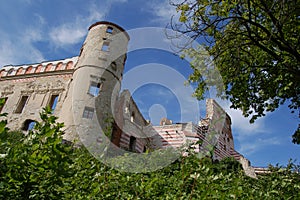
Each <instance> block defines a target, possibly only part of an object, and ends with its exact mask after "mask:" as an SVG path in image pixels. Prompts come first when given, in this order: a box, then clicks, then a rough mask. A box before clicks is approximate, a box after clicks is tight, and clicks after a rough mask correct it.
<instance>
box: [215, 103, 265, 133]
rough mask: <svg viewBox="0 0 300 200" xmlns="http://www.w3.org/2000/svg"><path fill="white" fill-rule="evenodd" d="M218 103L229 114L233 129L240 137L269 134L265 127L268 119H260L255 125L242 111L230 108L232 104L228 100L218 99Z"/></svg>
mask: <svg viewBox="0 0 300 200" xmlns="http://www.w3.org/2000/svg"><path fill="white" fill-rule="evenodd" d="M217 102H218V103H219V104H220V105H221V106H222V108H223V109H224V110H225V111H226V112H227V113H228V114H229V116H230V117H231V121H232V128H233V129H234V130H235V131H237V132H238V135H240V137H243V136H245V137H248V136H253V135H256V134H259V133H267V132H268V130H267V129H266V127H265V126H264V122H265V120H266V117H264V118H259V119H257V120H256V121H255V123H253V124H251V123H250V122H249V121H250V118H249V117H247V118H246V117H244V116H243V114H242V111H241V110H237V109H232V108H230V105H231V103H230V102H229V101H227V100H220V99H217Z"/></svg>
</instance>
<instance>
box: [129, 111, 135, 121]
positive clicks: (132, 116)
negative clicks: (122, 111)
mask: <svg viewBox="0 0 300 200" xmlns="http://www.w3.org/2000/svg"><path fill="white" fill-rule="evenodd" d="M134 120H135V114H134V112H132V113H131V116H130V121H131V122H134Z"/></svg>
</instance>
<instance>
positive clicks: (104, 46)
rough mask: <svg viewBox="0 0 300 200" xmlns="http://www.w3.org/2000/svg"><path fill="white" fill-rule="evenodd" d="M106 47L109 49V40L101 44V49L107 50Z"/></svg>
mask: <svg viewBox="0 0 300 200" xmlns="http://www.w3.org/2000/svg"><path fill="white" fill-rule="evenodd" d="M108 49H109V42H104V43H103V45H102V48H101V50H102V51H108Z"/></svg>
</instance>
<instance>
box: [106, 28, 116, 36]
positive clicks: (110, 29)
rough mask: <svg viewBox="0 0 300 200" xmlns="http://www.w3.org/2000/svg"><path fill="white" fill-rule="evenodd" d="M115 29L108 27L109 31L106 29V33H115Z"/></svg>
mask: <svg viewBox="0 0 300 200" xmlns="http://www.w3.org/2000/svg"><path fill="white" fill-rule="evenodd" d="M113 30H114V29H113V27H110V26H109V27H107V29H106V33H110V34H112V32H113Z"/></svg>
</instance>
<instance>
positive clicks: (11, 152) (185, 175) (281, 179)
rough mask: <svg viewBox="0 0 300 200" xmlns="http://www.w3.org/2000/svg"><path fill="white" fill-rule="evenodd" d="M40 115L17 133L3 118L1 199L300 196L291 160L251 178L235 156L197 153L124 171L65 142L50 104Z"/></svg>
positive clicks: (0, 135) (299, 178) (0, 129)
mask: <svg viewBox="0 0 300 200" xmlns="http://www.w3.org/2000/svg"><path fill="white" fill-rule="evenodd" d="M40 116H41V119H42V122H41V123H39V122H37V123H36V125H35V127H34V130H32V131H30V132H29V133H28V134H27V135H23V136H20V135H18V134H17V136H12V137H10V136H9V134H10V133H11V132H10V131H9V130H8V128H6V121H5V119H1V120H2V121H1V123H0V145H1V151H2V152H1V155H2V156H1V158H0V199H7V200H10V199H232V198H233V199H240V198H242V199H243V198H247V199H299V198H300V193H299V189H300V175H299V172H300V170H299V166H296V165H293V164H291V163H290V164H289V165H288V167H286V168H282V167H278V166H277V167H272V173H271V174H269V175H266V176H262V177H260V178H259V179H252V178H250V177H247V176H246V175H245V174H244V172H243V171H242V168H241V165H240V164H239V163H238V162H237V161H235V160H234V159H232V158H228V159H225V160H222V161H220V162H219V163H215V162H213V161H212V160H211V158H208V157H204V158H202V159H199V158H198V157H197V155H195V154H191V155H190V156H188V157H180V158H179V159H178V160H176V161H175V162H174V163H172V164H171V165H169V166H167V167H165V168H163V169H161V170H159V171H155V172H152V173H134V174H133V173H125V172H119V171H116V170H114V169H111V168H109V167H107V166H105V165H104V164H102V163H101V162H100V161H98V160H97V159H95V158H94V157H93V156H92V155H91V154H90V153H89V152H88V151H87V150H86V149H85V148H83V147H82V148H78V147H76V148H75V147H73V146H70V145H67V144H63V143H62V134H63V132H62V131H61V127H62V126H63V124H60V123H57V122H56V117H54V116H52V115H51V110H50V109H44V110H43V112H42V113H41V115H40ZM0 117H4V116H0ZM8 140H9V141H13V140H14V142H13V143H12V142H7V141H8ZM122 158H125V159H127V158H126V157H122ZM130 159H133V158H130ZM116 162H117V158H116ZM124 163H126V160H120V164H124ZM150 164H151V163H150ZM296 171H297V172H298V173H297V172H296Z"/></svg>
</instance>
